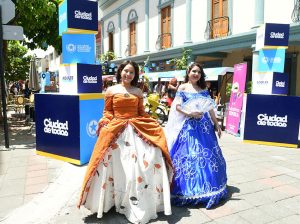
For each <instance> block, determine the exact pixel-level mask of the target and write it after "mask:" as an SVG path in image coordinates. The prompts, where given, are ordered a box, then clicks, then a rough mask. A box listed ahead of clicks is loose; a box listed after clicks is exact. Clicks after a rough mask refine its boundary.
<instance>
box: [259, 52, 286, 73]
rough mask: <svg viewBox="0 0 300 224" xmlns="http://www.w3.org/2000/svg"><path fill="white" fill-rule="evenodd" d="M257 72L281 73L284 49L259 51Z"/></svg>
mask: <svg viewBox="0 0 300 224" xmlns="http://www.w3.org/2000/svg"><path fill="white" fill-rule="evenodd" d="M258 60H259V61H258V71H259V72H283V71H284V61H285V49H264V50H260V51H259V58H258Z"/></svg>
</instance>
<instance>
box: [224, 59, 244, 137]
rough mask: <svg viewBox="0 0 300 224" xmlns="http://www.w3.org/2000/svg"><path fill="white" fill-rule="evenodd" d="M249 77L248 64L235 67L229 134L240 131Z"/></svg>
mask: <svg viewBox="0 0 300 224" xmlns="http://www.w3.org/2000/svg"><path fill="white" fill-rule="evenodd" d="M246 75H247V63H241V64H237V65H234V73H233V81H232V88H231V95H230V101H229V107H228V110H227V111H228V112H227V118H226V130H227V131H228V132H229V133H232V134H235V135H236V134H237V133H238V131H239V124H240V116H241V109H242V105H243V96H244V90H245V83H246Z"/></svg>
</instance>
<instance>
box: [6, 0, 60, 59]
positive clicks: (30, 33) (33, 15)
mask: <svg viewBox="0 0 300 224" xmlns="http://www.w3.org/2000/svg"><path fill="white" fill-rule="evenodd" d="M13 2H15V5H16V16H15V18H14V19H13V20H12V21H11V22H10V23H9V24H10V25H19V26H22V27H23V29H24V35H25V37H26V39H25V40H24V41H22V42H23V44H24V45H25V46H27V47H28V48H29V49H32V50H33V49H36V48H41V49H43V50H46V49H47V47H48V46H49V45H51V46H53V47H54V48H55V50H56V51H57V52H58V53H60V52H61V37H60V36H59V34H58V27H59V24H58V6H59V3H60V2H62V0H14V1H13Z"/></svg>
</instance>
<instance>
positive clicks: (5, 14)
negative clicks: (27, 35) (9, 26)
mask: <svg viewBox="0 0 300 224" xmlns="http://www.w3.org/2000/svg"><path fill="white" fill-rule="evenodd" d="M0 6H1V8H2V24H6V23H8V22H9V21H10V20H12V19H13V18H14V17H15V4H14V3H13V2H12V1H11V0H0Z"/></svg>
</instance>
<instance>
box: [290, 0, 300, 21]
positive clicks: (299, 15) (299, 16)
mask: <svg viewBox="0 0 300 224" xmlns="http://www.w3.org/2000/svg"><path fill="white" fill-rule="evenodd" d="M292 21H293V22H294V23H296V22H299V21H300V0H296V1H295V5H294V9H293V12H292Z"/></svg>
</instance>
